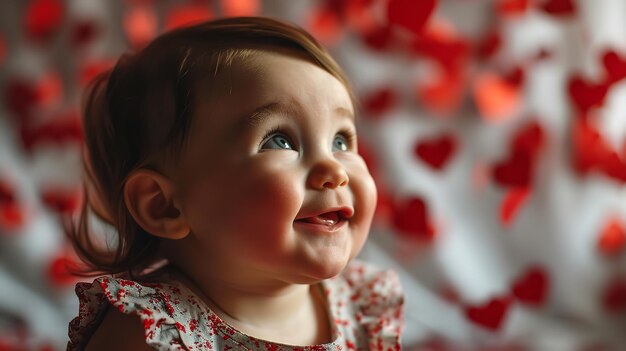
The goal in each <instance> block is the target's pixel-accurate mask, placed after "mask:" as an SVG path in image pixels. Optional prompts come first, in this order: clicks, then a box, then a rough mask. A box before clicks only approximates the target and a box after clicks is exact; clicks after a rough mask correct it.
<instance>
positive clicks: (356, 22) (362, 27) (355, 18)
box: [340, 0, 378, 34]
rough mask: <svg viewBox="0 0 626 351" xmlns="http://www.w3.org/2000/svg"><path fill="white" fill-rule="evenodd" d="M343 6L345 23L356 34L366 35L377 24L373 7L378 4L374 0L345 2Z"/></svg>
mask: <svg viewBox="0 0 626 351" xmlns="http://www.w3.org/2000/svg"><path fill="white" fill-rule="evenodd" d="M340 3H342V4H344V13H345V18H346V23H347V24H348V25H349V26H350V28H351V29H353V30H355V31H356V32H357V33H361V34H363V33H368V32H369V31H371V30H372V29H373V28H375V27H376V26H377V25H378V24H377V23H378V19H377V17H376V13H375V11H374V10H373V7H374V6H375V5H377V4H378V1H376V0H346V1H341V2H340Z"/></svg>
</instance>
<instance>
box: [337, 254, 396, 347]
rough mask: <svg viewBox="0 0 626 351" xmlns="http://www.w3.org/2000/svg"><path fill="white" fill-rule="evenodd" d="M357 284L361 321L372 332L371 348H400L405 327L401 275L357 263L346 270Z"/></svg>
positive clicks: (369, 332) (354, 295) (354, 287)
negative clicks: (399, 276)
mask: <svg viewBox="0 0 626 351" xmlns="http://www.w3.org/2000/svg"><path fill="white" fill-rule="evenodd" d="M346 279H347V281H348V284H350V285H351V286H352V288H353V291H354V293H353V294H352V296H351V299H352V301H353V302H354V303H355V304H356V306H357V321H359V323H360V324H361V325H362V326H363V327H364V329H365V330H366V332H367V334H368V339H369V349H370V350H377V351H378V350H384V351H388V350H394V351H395V350H400V349H401V344H400V336H401V335H402V332H403V331H404V294H403V292H402V287H401V284H400V279H399V278H398V275H397V274H396V273H395V272H393V271H390V270H379V269H376V268H374V267H371V266H369V265H366V264H356V265H353V266H352V267H351V268H350V269H349V270H348V271H347V272H346Z"/></svg>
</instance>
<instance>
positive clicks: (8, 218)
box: [0, 204, 26, 232]
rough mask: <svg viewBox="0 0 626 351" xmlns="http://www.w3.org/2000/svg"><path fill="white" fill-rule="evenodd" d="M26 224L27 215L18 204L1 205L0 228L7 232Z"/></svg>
mask: <svg viewBox="0 0 626 351" xmlns="http://www.w3.org/2000/svg"><path fill="white" fill-rule="evenodd" d="M25 223H26V214H25V213H24V210H23V209H22V208H21V207H20V206H18V205H17V204H6V205H0V228H2V229H4V230H5V231H7V232H11V231H13V230H16V229H18V228H19V227H21V226H23V225H24V224H25Z"/></svg>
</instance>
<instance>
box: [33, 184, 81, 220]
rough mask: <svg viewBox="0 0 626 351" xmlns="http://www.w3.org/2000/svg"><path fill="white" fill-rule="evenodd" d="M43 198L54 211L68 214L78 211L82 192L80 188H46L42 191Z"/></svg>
mask: <svg viewBox="0 0 626 351" xmlns="http://www.w3.org/2000/svg"><path fill="white" fill-rule="evenodd" d="M41 199H42V201H43V203H44V204H46V206H48V207H49V208H50V209H52V210H53V211H55V212H58V213H59V214H63V215H66V214H72V213H75V212H76V211H78V209H79V208H80V205H81V200H82V193H81V191H78V190H71V191H67V190H62V189H46V190H44V191H42V193H41Z"/></svg>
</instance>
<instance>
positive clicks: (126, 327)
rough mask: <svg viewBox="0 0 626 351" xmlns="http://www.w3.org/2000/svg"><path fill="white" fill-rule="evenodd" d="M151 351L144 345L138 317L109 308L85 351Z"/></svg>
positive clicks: (144, 341)
mask: <svg viewBox="0 0 626 351" xmlns="http://www.w3.org/2000/svg"><path fill="white" fill-rule="evenodd" d="M101 350H121V351H124V350H138V351H144V350H152V349H151V348H150V347H149V346H148V344H146V340H145V336H144V330H143V327H142V326H141V320H140V319H139V317H138V316H135V315H129V314H124V313H122V312H120V311H118V310H117V309H115V308H114V307H109V309H108V311H107V312H106V316H105V317H104V320H103V321H102V323H101V324H100V326H99V327H98V329H97V330H96V331H95V332H94V334H93V335H92V337H91V339H90V340H89V342H88V343H87V347H86V348H85V351H101Z"/></svg>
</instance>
